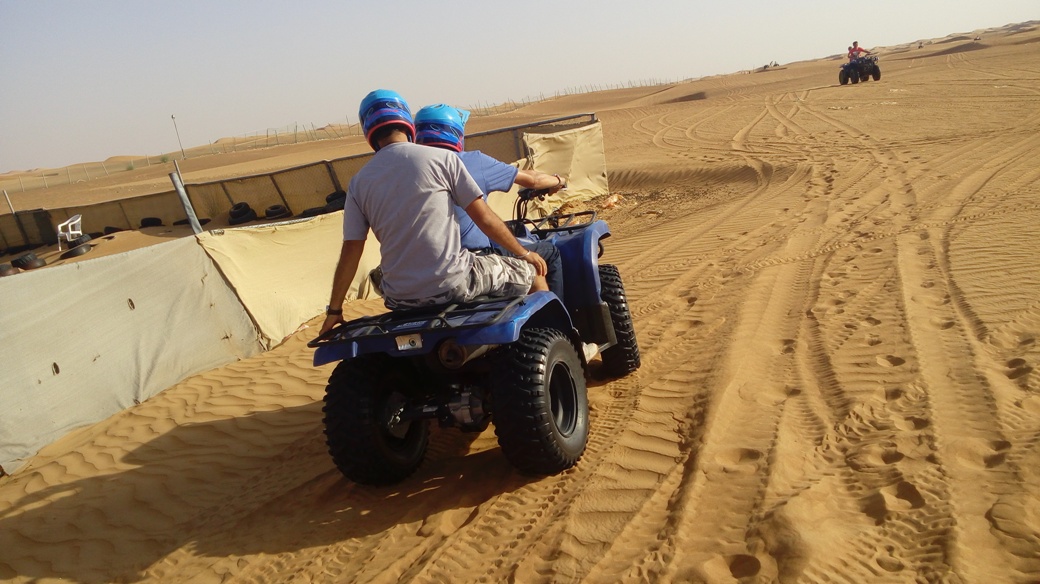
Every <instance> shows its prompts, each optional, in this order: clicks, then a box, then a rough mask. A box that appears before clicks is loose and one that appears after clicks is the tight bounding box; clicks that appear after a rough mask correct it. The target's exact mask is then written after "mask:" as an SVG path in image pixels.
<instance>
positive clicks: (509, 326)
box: [455, 292, 574, 345]
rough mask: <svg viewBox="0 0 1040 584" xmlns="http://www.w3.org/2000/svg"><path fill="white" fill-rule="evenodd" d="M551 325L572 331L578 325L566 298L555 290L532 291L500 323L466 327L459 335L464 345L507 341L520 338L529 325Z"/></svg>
mask: <svg viewBox="0 0 1040 584" xmlns="http://www.w3.org/2000/svg"><path fill="white" fill-rule="evenodd" d="M532 326H534V327H550V328H555V329H558V330H561V331H564V332H566V333H568V334H570V333H571V331H572V330H573V329H574V327H573V325H572V324H571V318H570V316H569V315H568V314H567V309H566V308H565V307H564V305H563V302H562V301H561V300H560V299H559V297H557V296H556V295H555V294H553V293H552V292H535V293H534V294H528V295H527V297H526V298H525V299H524V301H523V302H521V303H519V304H517V305H515V306H513V307H512V308H511V309H510V312H508V313H506V314H505V315H504V318H502V319H501V320H500V321H499V322H498V323H496V324H493V325H491V326H487V327H483V328H477V329H470V330H466V331H462V332H461V333H460V334H458V335H457V336H456V337H455V339H456V341H458V343H459V344H460V345H506V344H509V343H514V342H516V341H517V340H519V339H520V331H522V330H523V329H524V328H528V327H532Z"/></svg>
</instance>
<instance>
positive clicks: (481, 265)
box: [383, 254, 535, 310]
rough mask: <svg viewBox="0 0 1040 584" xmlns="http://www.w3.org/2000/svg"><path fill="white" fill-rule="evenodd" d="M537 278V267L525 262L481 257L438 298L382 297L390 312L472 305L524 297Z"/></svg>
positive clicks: (491, 256)
mask: <svg viewBox="0 0 1040 584" xmlns="http://www.w3.org/2000/svg"><path fill="white" fill-rule="evenodd" d="M534 277H535V270H534V266H532V265H531V264H529V263H527V262H525V261H524V260H521V259H518V258H507V257H503V256H500V255H494V254H489V255H478V256H475V257H474V258H473V267H472V268H471V269H470V272H469V275H468V277H467V278H466V279H465V280H463V282H462V284H460V285H459V286H457V287H455V288H454V289H452V290H448V291H447V292H444V293H442V294H438V295H437V296H432V297H430V298H420V299H416V300H396V299H393V298H383V304H385V305H386V307H387V308H389V309H390V310H395V309H402V308H421V307H423V306H436V305H439V304H450V303H452V302H469V301H471V300H473V299H474V298H477V297H479V296H491V297H494V298H506V297H510V296H523V295H524V294H527V293H528V292H529V291H530V290H531V285H532V284H533V283H534Z"/></svg>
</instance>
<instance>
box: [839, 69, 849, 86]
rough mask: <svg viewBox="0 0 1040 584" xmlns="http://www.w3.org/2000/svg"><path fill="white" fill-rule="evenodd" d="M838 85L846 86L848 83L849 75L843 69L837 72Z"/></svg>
mask: <svg viewBox="0 0 1040 584" xmlns="http://www.w3.org/2000/svg"><path fill="white" fill-rule="evenodd" d="M838 83H840V84H841V85H848V83H849V74H848V73H847V72H846V71H845V70H844V69H842V70H841V71H838Z"/></svg>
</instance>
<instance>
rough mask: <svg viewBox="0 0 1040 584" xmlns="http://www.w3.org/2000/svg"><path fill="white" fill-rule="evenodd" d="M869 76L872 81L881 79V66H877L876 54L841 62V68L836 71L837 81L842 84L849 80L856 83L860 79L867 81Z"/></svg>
mask: <svg viewBox="0 0 1040 584" xmlns="http://www.w3.org/2000/svg"><path fill="white" fill-rule="evenodd" d="M871 77H873V78H874V81H881V68H880V67H878V64H877V56H876V55H867V56H866V57H857V58H855V59H852V60H851V61H849V62H848V63H845V64H843V65H842V66H841V70H840V71H838V83H841V84H842V85H846V84H848V83H850V82H851V83H853V84H856V83H859V82H860V81H869V80H870V78H871Z"/></svg>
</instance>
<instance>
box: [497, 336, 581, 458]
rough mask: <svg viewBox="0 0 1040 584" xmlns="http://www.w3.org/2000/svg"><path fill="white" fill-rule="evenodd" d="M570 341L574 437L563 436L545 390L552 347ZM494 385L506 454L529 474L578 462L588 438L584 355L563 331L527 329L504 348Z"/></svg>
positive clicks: (502, 444)
mask: <svg viewBox="0 0 1040 584" xmlns="http://www.w3.org/2000/svg"><path fill="white" fill-rule="evenodd" d="M561 342H562V343H567V345H568V346H569V347H570V349H571V352H572V354H571V355H570V356H569V357H567V360H568V361H570V363H569V364H570V366H571V370H572V379H573V380H574V383H575V387H576V389H577V392H578V402H579V403H578V405H577V407H578V409H579V412H578V413H577V415H578V421H577V425H576V427H575V429H574V431H573V433H572V435H571V436H570V437H567V438H561V437H559V436H558V432H557V431H556V430H555V423H554V421H553V418H552V415H551V413H550V405H549V404H548V403H547V402H548V401H549V400H550V397H549V395H548V392H547V391H546V389H545V385H546V381H545V376H546V372H547V365H548V360H549V359H548V358H549V355H550V351H551V350H552V347H553V346H554V345H556V344H558V343H561ZM500 359H501V361H500V363H499V367H497V368H496V369H497V374H498V375H499V376H500V377H499V378H498V379H497V380H496V382H495V383H493V384H492V400H493V414H492V421H493V423H494V425H495V434H496V435H497V436H498V444H499V446H500V447H501V448H502V453H503V454H504V455H505V457H506V458H507V459H508V460H509V462H510V463H511V464H512V465H513V466H514V467H516V468H517V469H518V470H520V471H521V472H523V473H526V474H532V475H553V474H557V473H559V472H562V471H564V470H567V469H568V468H571V467H572V466H574V465H575V464H577V462H578V460H580V459H581V456H582V454H584V452H585V446H586V443H587V441H588V395H587V390H586V387H585V376H584V372H583V370H582V365H581V359H580V358H579V357H578V354H577V351H576V349H575V348H574V346H573V344H571V341H570V339H569V338H568V337H567V335H565V334H564V333H563V332H562V331H559V330H556V329H547V328H543V329H526V330H524V331H522V332H521V336H520V340H518V341H517V342H516V343H514V344H512V345H509V346H508V347H505V348H503V350H502V353H501V355H500Z"/></svg>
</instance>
